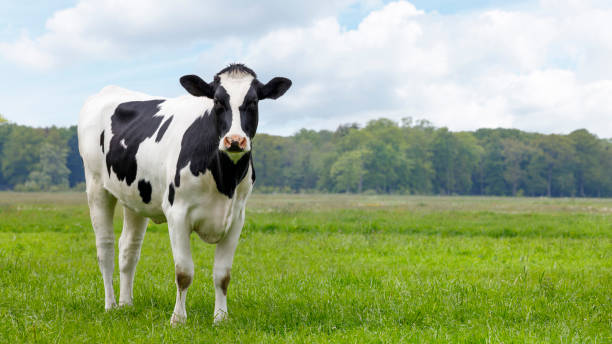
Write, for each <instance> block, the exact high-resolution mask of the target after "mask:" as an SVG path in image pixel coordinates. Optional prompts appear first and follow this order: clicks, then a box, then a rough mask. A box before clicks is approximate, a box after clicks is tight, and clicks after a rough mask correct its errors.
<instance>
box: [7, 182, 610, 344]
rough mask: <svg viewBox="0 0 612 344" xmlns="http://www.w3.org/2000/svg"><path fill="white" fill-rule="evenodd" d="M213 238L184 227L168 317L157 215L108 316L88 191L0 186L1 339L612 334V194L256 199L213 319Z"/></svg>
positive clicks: (484, 339)
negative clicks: (120, 300) (178, 297)
mask: <svg viewBox="0 0 612 344" xmlns="http://www.w3.org/2000/svg"><path fill="white" fill-rule="evenodd" d="M117 214H119V212H118V213H117ZM120 227H121V220H120V218H119V216H117V219H116V222H115V228H116V230H117V233H119V229H120ZM213 249H214V247H213V246H211V245H207V244H205V243H203V242H201V241H200V240H199V239H198V238H197V237H196V236H193V237H192V250H193V254H194V261H195V263H196V276H195V280H194V283H193V285H192V287H191V288H190V289H189V293H188V297H187V312H188V320H187V324H186V325H184V326H180V327H177V328H173V327H171V326H170V324H169V319H170V315H171V312H172V309H173V306H174V298H175V286H174V271H173V262H172V254H171V252H170V245H169V239H168V233H167V228H166V226H165V225H150V226H149V228H148V232H147V235H146V237H145V241H144V245H143V250H142V257H141V260H140V263H139V265H138V270H137V272H136V280H135V286H134V298H135V300H134V306H133V307H129V308H125V309H118V310H115V311H112V312H104V300H103V297H104V292H103V288H102V278H101V275H100V272H99V270H98V267H97V262H96V253H95V243H94V235H93V231H92V229H91V226H90V223H89V218H88V209H87V206H86V204H85V199H84V195H82V194H17V193H0V272H1V273H0V342H2V343H5V342H6V343H20V342H71V343H81V342H87V343H100V342H109V343H111V342H112V343H117V342H185V341H195V342H204V343H208V342H211V343H212V342H227V343H240V342H242V343H256V342H264V343H265V342H275V343H276V342H296V343H312V342H316V343H320V342H333V343H337V342H348V343H362V342H373V343H378V342H380V343H398V342H414V343H423V342H429V343H431V342H443V343H446V342H452V343H472V342H475V343H489V342H492V343H502V342H503V343H531V342H533V343H540V342H555V343H612V200H599V199H597V200H595V199H586V200H582V199H545V198H543V199H533V198H477V197H407V196H348V195H346V196H345V195H331V196H328V195H315V196H311V195H254V196H252V198H251V200H250V201H249V207H248V210H247V223H246V225H245V229H244V230H243V235H242V238H241V242H240V245H239V246H238V250H237V253H236V258H235V261H234V269H233V271H232V282H231V284H230V288H229V292H228V308H229V312H230V320H229V321H228V322H226V323H224V324H223V325H221V326H215V327H213V326H212V311H213V305H214V290H213V285H212V273H211V268H212V262H213V260H212V257H213ZM116 266H117V264H116ZM118 282H119V281H118V271H115V290H116V291H118V288H119V286H118ZM117 296H118V295H117Z"/></svg>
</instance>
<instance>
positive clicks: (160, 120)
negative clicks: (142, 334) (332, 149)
mask: <svg viewBox="0 0 612 344" xmlns="http://www.w3.org/2000/svg"><path fill="white" fill-rule="evenodd" d="M180 82H181V84H182V85H183V87H184V88H185V89H186V90H187V91H188V92H189V93H190V95H184V96H181V97H177V98H160V97H152V96H149V95H146V94H143V93H138V92H133V91H129V90H126V89H122V88H119V87H115V86H110V87H106V88H104V89H102V91H100V93H98V94H96V95H94V96H92V97H90V98H89V99H88V100H87V101H86V103H85V105H84V107H83V109H82V111H81V114H80V118H79V124H78V135H79V150H80V152H81V156H82V158H83V162H84V165H85V179H86V183H87V199H88V203H89V208H90V215H91V222H92V225H93V228H94V231H95V234H96V247H97V252H98V262H99V264H100V270H101V272H102V278H103V280H104V292H105V307H106V309H110V308H113V307H115V306H116V303H115V295H114V291H113V282H112V280H113V269H114V256H115V251H114V241H115V237H114V234H113V213H114V208H115V204H116V202H117V200H119V202H120V203H121V205H122V206H123V214H124V221H123V231H122V232H121V237H120V238H119V270H120V287H121V289H120V296H119V305H120V306H121V305H130V304H132V286H133V281H134V272H135V269H136V264H137V262H138V259H139V257H140V247H141V244H142V240H143V238H144V235H145V230H146V227H147V221H148V218H150V219H152V220H153V221H154V222H156V223H161V222H165V221H167V222H168V230H169V232H170V242H171V245H172V254H173V257H174V266H175V275H176V286H177V293H176V304H175V306H174V313H173V314H172V318H171V322H172V323H173V324H176V323H181V322H184V321H185V319H186V317H187V313H186V311H185V296H186V294H187V288H188V287H189V285H190V284H191V281H192V279H193V272H194V266H193V260H192V258H191V248H190V245H189V237H190V235H191V233H192V232H196V233H197V234H198V235H199V236H200V238H202V240H204V241H206V242H208V243H214V244H216V245H217V246H216V250H215V261H214V268H213V280H214V285H215V309H214V319H215V322H218V321H220V320H223V319H225V318H226V317H227V302H226V294H227V287H228V284H229V281H230V270H231V267H232V261H233V258H234V252H235V250H236V245H237V244H238V238H239V237H240V232H241V231H242V226H243V224H244V210H245V204H246V200H247V198H248V196H249V194H250V192H251V189H252V186H253V182H254V181H255V171H254V170H253V162H252V158H251V148H252V141H251V140H252V139H253V137H254V136H255V131H256V130H257V122H258V110H257V108H258V105H257V104H258V101H259V100H262V99H276V98H278V97H280V96H282V95H283V94H284V93H285V92H286V91H287V89H289V87H290V86H291V81H290V80H289V79H286V78H274V79H272V80H270V82H268V83H267V84H262V83H261V82H259V80H257V76H256V74H255V73H254V72H253V71H252V70H251V69H249V68H248V67H246V66H244V65H242V64H232V65H230V66H229V67H227V68H225V69H223V70H222V71H220V72H219V73H218V74H217V75H216V76H215V78H214V81H213V82H211V83H206V82H204V81H203V80H202V79H200V78H199V77H198V76H195V75H186V76H183V77H182V78H181V79H180Z"/></svg>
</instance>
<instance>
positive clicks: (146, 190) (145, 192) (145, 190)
mask: <svg viewBox="0 0 612 344" xmlns="http://www.w3.org/2000/svg"><path fill="white" fill-rule="evenodd" d="M138 192H139V193H140V198H142V201H143V202H144V203H147V204H148V203H149V202H151V192H153V188H152V187H151V183H149V182H147V181H146V180H144V179H141V180H139V181H138Z"/></svg>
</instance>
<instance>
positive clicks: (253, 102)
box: [247, 100, 257, 109]
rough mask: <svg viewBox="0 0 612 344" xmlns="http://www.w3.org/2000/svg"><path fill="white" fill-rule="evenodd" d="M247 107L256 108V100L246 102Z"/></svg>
mask: <svg viewBox="0 0 612 344" xmlns="http://www.w3.org/2000/svg"><path fill="white" fill-rule="evenodd" d="M247 107H248V108H250V109H254V108H256V107H257V101H255V100H252V101H250V102H248V103H247Z"/></svg>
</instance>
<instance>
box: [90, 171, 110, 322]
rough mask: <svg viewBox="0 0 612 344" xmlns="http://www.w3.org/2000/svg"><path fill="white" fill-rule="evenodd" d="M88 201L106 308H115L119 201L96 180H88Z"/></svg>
mask: <svg viewBox="0 0 612 344" xmlns="http://www.w3.org/2000/svg"><path fill="white" fill-rule="evenodd" d="M87 201H88V203H89V215H90V216H91V224H92V226H93V228H94V232H95V233H96V249H97V251H98V264H99V265H100V271H101V272H102V279H103V280H104V308H105V309H106V310H109V309H111V308H113V307H115V306H116V305H117V304H116V303H115V293H114V290H113V270H114V264H115V234H114V232H113V213H114V211H115V204H116V203H117V199H116V198H115V197H114V196H113V195H111V194H110V193H109V192H108V191H106V190H105V189H104V187H103V186H102V183H100V182H98V181H97V180H96V179H95V178H91V177H90V178H88V179H87Z"/></svg>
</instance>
